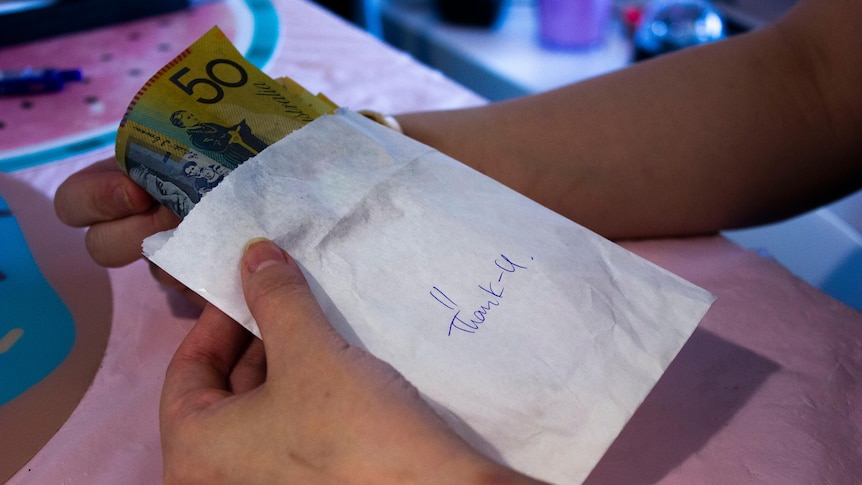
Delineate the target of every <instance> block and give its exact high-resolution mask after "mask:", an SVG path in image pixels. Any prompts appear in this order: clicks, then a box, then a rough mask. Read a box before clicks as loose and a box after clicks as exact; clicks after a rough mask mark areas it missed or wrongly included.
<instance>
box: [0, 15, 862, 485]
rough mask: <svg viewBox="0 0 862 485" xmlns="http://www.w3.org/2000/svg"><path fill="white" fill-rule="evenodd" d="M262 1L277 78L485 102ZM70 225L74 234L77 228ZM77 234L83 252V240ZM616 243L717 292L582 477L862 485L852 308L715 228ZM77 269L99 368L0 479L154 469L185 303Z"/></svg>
mask: <svg viewBox="0 0 862 485" xmlns="http://www.w3.org/2000/svg"><path fill="white" fill-rule="evenodd" d="M273 3H274V5H275V7H276V9H277V11H278V12H279V22H280V25H281V33H282V42H281V45H280V49H279V50H278V51H277V52H276V54H275V56H274V59H273V62H271V63H270V66H269V68H268V71H269V72H270V74H272V75H274V76H280V75H288V76H290V77H292V78H294V79H295V80H297V81H298V82H300V83H301V84H303V85H305V86H307V87H309V88H310V89H312V90H319V91H323V92H325V93H327V94H328V95H329V96H330V97H331V98H332V99H333V100H334V101H336V102H337V103H339V104H341V105H344V106H347V107H351V108H373V109H378V110H381V111H385V112H399V111H406V110H416V109H433V108H449V107H458V106H466V105H471V104H478V103H481V102H482V100H481V99H479V98H478V97H477V96H475V95H473V94H472V93H470V92H468V91H466V90H465V89H463V88H461V87H459V86H457V85H455V84H454V83H452V82H450V81H449V80H447V79H446V78H444V77H443V76H441V75H440V74H439V73H436V72H433V71H430V70H428V69H426V68H424V67H422V66H421V65H419V64H417V63H416V62H415V61H413V60H412V59H410V58H409V57H407V56H406V55H404V54H401V53H399V52H396V51H394V50H392V49H390V48H388V47H386V46H384V45H382V44H381V43H379V42H378V41H377V40H375V39H374V38H372V37H370V36H368V35H367V34H365V33H363V32H361V31H358V30H356V29H354V28H352V27H350V26H348V25H347V24H345V23H343V22H342V21H340V20H338V19H336V18H334V17H332V16H331V15H329V14H327V13H326V12H324V11H322V10H320V9H319V8H317V7H315V6H312V5H310V4H308V3H306V2H304V1H300V0H275V1H274V2H273ZM109 154H110V149H108V148H106V149H98V150H94V151H92V152H88V153H86V154H83V155H79V156H75V157H73V158H70V159H66V160H61V161H58V162H54V163H51V164H47V165H41V166H37V167H33V168H28V169H24V170H19V171H17V172H14V173H12V174H7V175H2V174H0V175H2V177H3V180H2V182H3V184H2V187H4V192H3V193H2V194H0V195H2V196H3V197H4V198H5V199H6V200H7V202H8V203H9V205H10V207H11V209H12V211H13V213H16V214H19V211H18V210H16V207H17V208H23V207H25V206H32V205H33V204H35V205H36V206H39V205H41V206H42V207H48V206H50V200H51V198H52V197H53V192H54V190H55V189H56V187H57V185H58V184H59V183H60V181H62V180H63V179H64V178H65V177H66V176H67V175H68V174H70V173H72V172H73V171H75V170H77V169H79V168H81V167H83V166H86V165H88V164H90V163H91V162H93V161H95V160H98V159H100V158H102V157H104V156H107V155H109ZM9 187H12V188H9ZM25 213H26V211H21V213H20V214H25ZM20 214H19V217H20ZM31 222H32V221H31ZM56 224H57V223H56V221H51V223H50V224H47V223H46V224H34V223H31V224H27V228H25V230H24V232H25V236H26V237H27V238H28V240H29V239H39V238H51V237H55V236H54V235H53V234H52V233H51V227H56ZM23 226H25V224H24V223H23V222H22V227H23ZM40 227H42V229H40ZM72 234H74V235H75V236H74V237H80V238H81V239H82V238H83V232H82V231H74V232H73V233H72ZM75 244H76V247H77V250H76V251H78V252H81V251H83V249H82V244H81V242H80V240H78V241H77V242H76V243H75ZM33 246H34V247H35V246H37V245H33ZM624 246H625V247H627V248H628V249H630V250H632V251H634V252H636V253H638V254H640V255H642V256H644V257H646V258H647V259H649V260H651V261H653V262H655V263H657V264H658V265H660V266H662V267H664V268H667V269H669V270H670V271H672V272H674V273H677V274H679V275H680V276H682V277H684V278H687V279H689V280H690V281H692V282H693V283H695V284H698V285H700V286H702V287H704V288H706V289H707V290H709V291H711V292H713V293H714V294H715V295H717V296H718V298H719V299H718V301H717V302H716V303H715V305H714V306H713V308H712V309H711V310H710V311H709V313H708V314H707V316H706V318H705V319H704V320H703V322H702V323H701V325H700V327H699V328H698V330H696V331H695V333H694V335H693V336H692V338H691V340H690V341H689V342H688V343H687V344H686V346H685V347H684V348H683V349H682V352H681V353H680V354H679V356H678V357H677V359H676V360H675V361H674V362H673V364H672V365H671V366H670V368H669V369H668V371H667V373H666V374H665V375H664V377H663V378H662V379H661V380H660V381H659V383H658V385H657V386H656V387H655V389H654V390H653V392H652V393H651V394H650V395H649V396H648V398H647V399H646V401H645V402H644V403H643V405H642V406H641V407H640V409H639V410H638V411H637V413H636V414H635V416H634V417H633V419H632V420H631V422H630V423H629V424H628V425H627V426H626V427H625V429H624V430H623V432H622V434H621V435H620V436H619V438H618V439H617V440H616V442H615V443H614V444H613V446H612V447H611V449H610V450H609V451H608V452H607V454H606V455H605V457H604V459H603V460H602V461H601V462H600V463H599V465H598V466H597V468H596V469H595V471H594V472H593V474H592V475H591V477H590V478H589V480H588V483H591V484H605V483H619V484H631V483H666V484H692V483H697V484H710V483H716V484H718V483H722V484H726V483H733V484H746V483H770V484H772V483H775V484H795V483H799V484H810V483H842V484H843V483H860V482H859V480H860V478H859V477H862V458H860V455H861V454H862V453H860V452H862V450H860V446H862V435H860V429H862V411H860V408H859V406H860V402H862V392H860V389H859V386H858V384H857V382H858V380H859V379H860V377H862V314H860V313H859V312H858V311H855V310H853V309H850V308H849V307H846V306H844V305H843V304H841V303H839V302H837V301H835V300H833V299H831V298H830V297H828V296H826V295H824V294H823V293H821V292H820V291H818V290H816V289H814V288H812V287H810V286H808V285H807V284H806V283H804V282H802V281H800V280H799V279H797V278H795V277H794V276H792V275H791V274H790V273H788V272H787V271H786V270H784V269H783V268H782V267H781V266H780V265H778V264H777V263H775V262H772V261H769V260H767V259H764V258H762V257H760V256H758V255H757V254H754V253H752V252H748V251H745V250H743V249H741V248H739V247H737V246H735V245H733V244H732V243H730V242H728V241H726V240H724V239H722V238H720V237H708V238H697V239H676V240H654V241H640V242H630V243H624ZM68 259H69V260H75V261H77V259H76V258H68ZM37 260H39V258H37ZM42 261H43V260H40V264H42ZM45 261H49V262H50V266H51V267H43V268H42V270H43V273H44V274H45V276H46V278H47V279H48V280H49V281H52V282H54V283H56V282H57V281H58V280H64V281H65V282H66V284H65V285H62V284H61V285H57V284H55V287H56V288H57V289H58V291H59V292H60V293H61V296H64V298H71V299H75V298H79V299H80V298H82V296H81V291H80V288H79V289H78V290H69V289H68V288H69V287H70V286H74V284H71V285H70V284H69V280H71V281H72V282H74V281H75V279H76V277H77V275H78V274H80V269H75V268H69V267H64V264H67V263H64V261H65V259H64V258H52V259H50V260H45ZM75 264H79V265H80V264H81V263H80V261H78V262H77V263H75ZM88 271H97V272H98V271H101V272H104V273H107V276H108V278H109V280H110V288H111V291H110V294H100V295H88V296H87V297H86V298H93V299H109V300H110V303H112V305H113V320H112V330H111V334H110V337H109V341H108V345H107V351H106V353H105V356H104V358H103V360H102V364H101V368H100V369H99V371H98V373H97V374H96V376H95V380H94V382H93V384H92V386H91V387H90V389H89V390H88V391H87V393H86V394H85V395H84V397H83V399H82V401H81V402H80V404H79V405H78V407H77V408H76V409H75V411H74V412H73V413H72V415H71V417H70V418H69V419H68V421H67V422H66V423H65V425H64V426H63V427H62V428H61V429H60V430H59V431H58V432H57V433H56V435H55V436H54V437H53V438H52V439H51V440H50V441H49V442H48V443H47V444H46V445H45V446H44V447H43V448H42V449H41V451H40V452H39V453H38V454H37V455H36V456H35V457H34V458H33V459H32V460H31V461H30V462H29V463H28V464H27V465H26V466H24V468H22V469H21V470H20V471H19V472H18V473H17V474H15V475H14V476H13V477H12V478H11V479H10V482H9V483H13V484H29V483H34V484H47V483H65V484H88V485H89V484H103V483H104V484H116V483H124V484H134V483H141V484H151V483H158V482H159V481H160V477H161V455H160V450H159V437H158V422H157V420H158V416H157V409H158V399H159V393H160V389H161V384H162V379H163V373H164V370H165V367H166V365H167V362H168V360H169V358H170V356H171V355H172V353H173V351H174V349H175V348H176V346H177V344H178V343H179V341H180V340H181V338H182V337H183V335H184V334H185V332H186V331H187V330H188V329H189V328H190V326H191V325H192V323H193V321H194V315H195V312H194V309H192V308H190V307H189V306H188V305H187V304H185V303H184V302H182V301H180V300H179V299H177V298H176V297H174V296H172V295H171V294H169V293H166V292H165V291H163V290H162V289H161V288H159V286H158V285H157V284H156V283H155V282H154V281H153V280H152V279H151V278H150V276H149V272H148V270H147V266H146V264H145V263H143V262H138V263H135V264H132V265H130V266H128V267H125V268H121V269H114V270H94V269H92V268H90V269H88ZM104 273H103V274H104ZM63 288H67V289H66V290H64V289H63ZM64 291H65V294H64ZM76 292H77V294H76V295H73V294H72V293H76ZM0 439H4V440H5V439H10V438H9V437H6V436H4V437H2V438H0Z"/></svg>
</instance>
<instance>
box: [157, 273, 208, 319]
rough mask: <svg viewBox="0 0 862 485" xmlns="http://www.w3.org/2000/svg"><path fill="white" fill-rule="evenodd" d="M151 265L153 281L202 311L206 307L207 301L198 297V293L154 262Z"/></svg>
mask: <svg viewBox="0 0 862 485" xmlns="http://www.w3.org/2000/svg"><path fill="white" fill-rule="evenodd" d="M149 264H150V274H151V275H152V276H153V279H155V280H156V281H157V282H158V283H159V284H161V285H162V286H165V287H167V288H170V289H171V290H173V291H176V292H177V293H179V294H180V295H182V297H183V298H185V299H186V300H188V301H189V302H191V303H192V304H193V305H195V306H196V307H198V308H201V309H202V308H204V307H205V306H206V304H207V301H206V299H204V297H202V296H200V295H198V294H197V293H195V292H194V291H192V290H191V289H189V288H188V287H186V286H185V285H184V284H182V283H180V282H179V281H177V279H176V278H174V277H173V276H171V275H170V274H169V273H167V272H166V271H165V270H163V269H162V268H159V267H158V266H156V265H155V264H153V263H152V262H149Z"/></svg>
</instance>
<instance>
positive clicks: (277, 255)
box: [243, 237, 287, 273]
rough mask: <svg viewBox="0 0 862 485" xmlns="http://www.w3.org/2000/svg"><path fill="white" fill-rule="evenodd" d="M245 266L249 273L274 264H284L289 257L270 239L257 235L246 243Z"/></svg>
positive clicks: (244, 252)
mask: <svg viewBox="0 0 862 485" xmlns="http://www.w3.org/2000/svg"><path fill="white" fill-rule="evenodd" d="M243 254H244V255H245V257H244V261H245V268H246V269H247V270H248V272H249V273H256V272H258V271H260V270H262V269H263V268H266V267H269V266H272V265H274V264H284V263H286V262H287V258H286V257H285V255H284V251H282V250H281V248H279V247H278V246H276V245H275V243H273V242H272V241H270V240H269V239H266V238H264V237H256V238H254V239H252V240H251V241H249V242H247V243H246V244H245V248H244V249H243Z"/></svg>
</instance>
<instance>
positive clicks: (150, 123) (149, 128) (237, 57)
mask: <svg viewBox="0 0 862 485" xmlns="http://www.w3.org/2000/svg"><path fill="white" fill-rule="evenodd" d="M336 107H337V106H336V105H335V104H333V103H332V102H331V101H329V100H328V99H327V98H326V97H325V96H323V95H312V94H311V93H310V92H308V91H306V90H305V89H304V88H303V87H302V86H300V85H299V84H297V83H296V82H294V81H293V80H290V79H287V78H282V79H278V80H275V79H272V78H270V77H269V76H267V75H266V74H264V73H263V72H262V71H260V70H259V69H257V68H256V67H255V66H253V65H252V64H251V63H250V62H248V61H247V60H246V59H245V58H244V57H243V56H242V55H241V54H240V53H239V52H238V51H237V50H236V48H235V47H234V46H233V44H232V43H231V42H230V40H229V39H228V38H227V37H226V36H225V35H224V33H222V32H221V30H219V29H218V27H214V28H213V29H212V30H210V31H209V32H207V33H206V34H205V35H204V36H203V37H201V38H200V39H198V40H197V41H196V42H195V43H194V44H192V45H191V46H190V47H188V48H187V49H186V50H184V51H183V52H181V53H180V54H179V55H178V56H177V57H176V58H174V59H173V60H172V61H171V62H169V63H168V64H167V65H165V66H164V67H163V68H162V69H160V70H159V71H158V72H157V73H156V74H155V75H153V77H152V78H150V79H149V81H147V83H146V84H144V86H143V87H142V88H141V89H140V91H138V93H137V94H136V95H135V97H134V98H133V99H132V101H131V103H130V104H129V107H128V109H127V110H126V113H125V115H124V116H123V119H122V121H121V122H120V128H119V130H118V131H117V145H116V156H117V163H119V165H120V167H122V169H123V170H124V171H125V172H126V173H127V174H128V175H129V177H131V178H132V179H133V180H134V181H135V182H137V183H138V184H139V185H141V186H142V187H144V188H145V189H146V190H147V192H149V193H150V195H152V196H153V197H154V198H155V199H156V200H158V201H159V202H161V203H162V204H163V205H165V206H167V207H168V208H170V209H171V210H172V211H173V212H175V213H176V214H177V215H179V216H180V217H184V216H185V215H186V214H187V213H188V212H189V211H190V210H191V209H192V207H194V205H195V204H196V203H197V202H198V201H199V200H200V198H201V197H202V196H203V195H204V194H205V193H207V192H209V191H210V190H211V189H212V188H213V187H215V186H216V185H217V184H218V183H219V182H221V180H222V179H223V178H224V177H225V176H226V175H227V174H228V173H230V171H231V170H233V169H235V168H236V167H237V166H238V165H239V164H241V163H242V162H244V161H245V160H247V159H249V158H251V157H253V156H255V155H257V154H258V153H260V152H261V151H262V150H263V149H264V148H266V147H267V146H269V145H271V144H273V143H275V142H276V141H278V140H280V139H281V138H283V137H285V136H286V135H287V134H289V133H290V132H292V131H294V130H296V129H298V128H300V127H302V126H304V125H306V124H307V123H310V122H311V121H312V120H314V119H315V118H317V117H318V116H320V115H323V114H327V113H331V112H332V111H334V109H335V108H336Z"/></svg>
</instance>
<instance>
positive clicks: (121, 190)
mask: <svg viewBox="0 0 862 485" xmlns="http://www.w3.org/2000/svg"><path fill="white" fill-rule="evenodd" d="M114 203H116V204H119V205H121V206H122V207H123V208H124V209H132V208H133V207H132V199H131V198H130V197H129V193H128V192H126V188H125V187H122V186H120V187H117V188H116V189H114Z"/></svg>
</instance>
